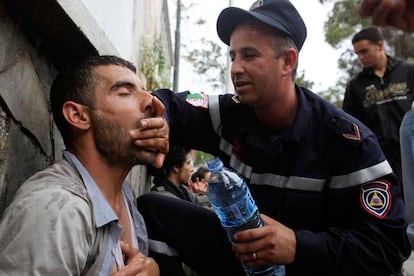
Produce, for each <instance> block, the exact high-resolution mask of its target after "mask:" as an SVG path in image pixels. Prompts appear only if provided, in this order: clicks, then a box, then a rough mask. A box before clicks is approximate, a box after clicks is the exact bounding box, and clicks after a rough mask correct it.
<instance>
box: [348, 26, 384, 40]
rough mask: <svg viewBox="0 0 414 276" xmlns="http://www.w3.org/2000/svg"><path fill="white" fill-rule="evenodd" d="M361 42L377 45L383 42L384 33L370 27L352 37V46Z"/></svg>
mask: <svg viewBox="0 0 414 276" xmlns="http://www.w3.org/2000/svg"><path fill="white" fill-rule="evenodd" d="M361 40H368V41H370V42H373V43H377V42H379V41H383V40H384V37H383V36H382V33H381V31H380V30H379V29H378V28H376V27H369V28H365V29H362V30H361V31H359V32H357V33H356V34H355V35H354V36H353V37H352V44H354V43H356V42H359V41H361Z"/></svg>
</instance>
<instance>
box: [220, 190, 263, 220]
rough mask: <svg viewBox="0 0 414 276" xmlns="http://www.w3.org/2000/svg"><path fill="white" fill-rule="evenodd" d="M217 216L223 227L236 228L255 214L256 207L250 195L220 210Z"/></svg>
mask: <svg viewBox="0 0 414 276" xmlns="http://www.w3.org/2000/svg"><path fill="white" fill-rule="evenodd" d="M220 209H221V210H220V212H218V214H220V213H221V214H223V217H221V218H220V220H221V222H222V224H223V226H226V227H237V226H240V225H242V224H245V223H246V222H248V221H249V220H250V219H251V218H252V217H253V216H254V215H255V214H256V213H257V207H256V204H255V203H254V200H253V198H252V196H251V194H250V193H248V196H246V197H244V198H243V200H242V201H240V202H238V203H234V204H230V205H228V206H227V207H222V208H220Z"/></svg>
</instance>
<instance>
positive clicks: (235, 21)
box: [217, 0, 306, 50]
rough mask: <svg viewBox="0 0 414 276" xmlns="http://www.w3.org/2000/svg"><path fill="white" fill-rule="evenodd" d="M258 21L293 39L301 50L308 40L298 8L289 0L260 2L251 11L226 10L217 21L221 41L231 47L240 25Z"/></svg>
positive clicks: (259, 0)
mask: <svg viewBox="0 0 414 276" xmlns="http://www.w3.org/2000/svg"><path fill="white" fill-rule="evenodd" d="M249 19H256V20H258V21H260V22H262V23H264V24H266V25H268V26H270V27H271V28H273V29H276V30H278V31H281V32H282V33H284V34H286V35H288V36H289V37H291V38H292V39H293V41H294V43H295V45H296V47H297V48H298V50H300V49H301V48H302V46H303V43H304V42H305V39H306V26H305V23H304V22H303V19H302V17H301V16H300V14H299V13H298V11H297V10H296V8H295V7H294V6H293V5H292V3H290V1H288V0H258V1H256V2H255V3H254V4H253V5H252V6H251V7H250V9H249V10H244V9H240V8H236V7H228V8H226V9H224V10H223V11H222V12H221V13H220V15H219V17H218V19H217V33H218V36H219V37H220V39H221V40H222V41H223V42H224V43H225V44H227V45H230V36H231V34H232V33H233V31H234V29H235V28H236V27H237V26H238V25H240V23H242V22H244V21H246V20H249Z"/></svg>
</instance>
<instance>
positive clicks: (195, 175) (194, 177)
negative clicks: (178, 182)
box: [191, 166, 209, 182]
mask: <svg viewBox="0 0 414 276" xmlns="http://www.w3.org/2000/svg"><path fill="white" fill-rule="evenodd" d="M208 172H209V170H208V168H207V167H205V166H201V167H199V168H198V169H197V170H196V171H195V172H194V173H193V174H192V175H191V181H193V182H196V181H197V178H198V180H202V179H204V178H205V177H206V173H208Z"/></svg>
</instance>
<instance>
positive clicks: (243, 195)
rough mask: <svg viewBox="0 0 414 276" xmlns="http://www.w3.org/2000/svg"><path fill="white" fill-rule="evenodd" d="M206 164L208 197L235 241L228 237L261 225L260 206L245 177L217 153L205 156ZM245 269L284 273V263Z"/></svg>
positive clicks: (252, 272)
mask: <svg viewBox="0 0 414 276" xmlns="http://www.w3.org/2000/svg"><path fill="white" fill-rule="evenodd" d="M207 166H208V169H209V171H210V172H211V175H210V179H209V181H208V186H207V197H208V199H209V201H210V203H211V205H212V207H213V209H214V211H215V212H216V214H217V216H218V218H219V219H220V222H221V225H222V226H223V228H224V229H225V230H226V232H227V236H228V238H229V240H230V241H231V242H232V243H234V241H233V240H232V238H231V237H232V236H233V234H235V233H236V232H239V231H242V230H246V229H250V228H256V227H261V226H263V225H264V223H263V220H262V219H261V218H260V214H259V209H258V208H257V206H256V203H255V202H254V200H253V198H252V196H251V194H250V190H249V188H248V186H247V184H246V182H245V181H244V179H243V178H242V177H241V176H240V175H238V174H237V173H236V172H235V171H233V170H231V169H228V168H225V167H224V166H223V162H222V161H221V160H220V159H219V158H218V157H215V158H213V159H210V160H208V161H207ZM244 270H245V271H246V275H261V276H265V275H266V276H267V275H273V276H284V275H285V267H284V266H283V265H272V266H260V267H245V268H244Z"/></svg>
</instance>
